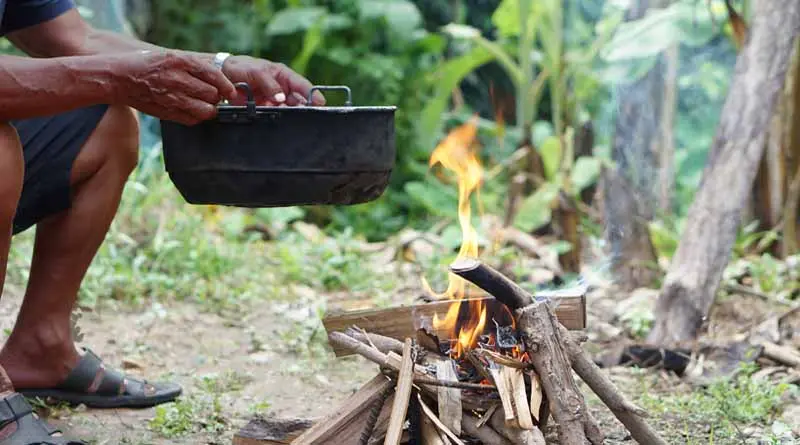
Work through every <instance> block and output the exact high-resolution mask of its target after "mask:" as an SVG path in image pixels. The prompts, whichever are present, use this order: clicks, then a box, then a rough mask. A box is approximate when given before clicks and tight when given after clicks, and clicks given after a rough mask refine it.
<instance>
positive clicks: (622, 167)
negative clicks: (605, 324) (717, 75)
mask: <svg viewBox="0 0 800 445" xmlns="http://www.w3.org/2000/svg"><path fill="white" fill-rule="evenodd" d="M667 4H669V0H655V1H651V0H637V1H636V2H635V3H634V5H633V6H632V7H631V9H630V10H629V11H628V14H627V17H626V20H638V19H640V18H642V17H644V15H645V13H646V12H647V10H648V8H649V7H651V6H652V7H663V6H665V5H667ZM668 62H669V60H668V59H667V58H666V57H665V55H660V56H659V57H658V61H657V63H656V64H655V66H654V67H653V68H652V69H651V70H650V71H649V72H648V73H647V74H645V75H644V76H643V77H642V78H640V79H638V80H636V81H634V82H633V83H631V84H628V85H620V86H619V87H618V94H619V97H620V98H619V114H618V116H617V120H616V128H615V131H614V138H613V141H612V158H613V160H614V161H615V163H616V164H617V169H612V170H608V171H607V172H606V176H605V178H604V180H603V184H604V186H608V187H610V189H604V190H603V191H602V192H603V196H604V198H603V208H604V219H605V222H606V228H607V230H606V235H607V236H606V240H607V241H608V244H609V246H610V248H611V251H612V264H611V267H612V270H613V273H614V277H615V280H616V282H617V283H618V284H619V286H620V287H621V288H623V289H629V290H630V289H635V288H638V287H642V286H649V285H652V284H653V282H654V279H655V278H656V275H655V274H653V273H652V270H651V267H652V265H653V264H657V259H656V255H655V249H654V248H653V244H652V241H651V240H650V237H649V231H648V223H649V221H650V220H652V219H653V216H654V214H655V210H656V204H657V203H658V202H659V200H660V199H659V198H660V197H661V198H662V199H661V200H664V199H666V200H667V201H669V200H671V191H670V192H663V191H662V190H659V187H658V182H659V180H661V179H663V176H664V175H663V173H662V169H661V168H660V167H659V164H660V162H668V163H669V165H666V166H665V167H666V168H667V169H668V171H669V172H670V175H671V174H672V171H673V169H672V165H671V163H672V162H674V160H673V157H672V156H670V153H667V156H665V157H664V158H663V159H662V158H661V151H662V149H663V148H664V147H663V145H664V143H663V141H664V139H667V140H668V141H671V140H672V125H671V122H672V119H671V114H670V111H672V112H673V113H674V110H669V108H668V104H666V102H667V99H670V100H672V104H671V106H672V107H673V108H674V101H675V99H674V86H673V87H672V88H665V85H666V84H665V79H669V78H670V77H671V79H669V80H671V81H673V82H674V81H675V80H676V77H677V76H674V75H665V74H669V73H667V70H666V68H667V67H668V66H669V64H668ZM673 62H675V63H677V61H673ZM670 94H671V95H672V96H673V97H672V98H668V97H665V96H668V95H670ZM665 113H666V114H665ZM669 184H672V181H671V179H670V181H669ZM669 188H670V189H671V186H669ZM616 191H624V192H625V193H623V194H621V195H619V194H617V193H616ZM623 201H625V202H623ZM620 209H625V211H620ZM631 233H635V234H636V236H631V235H630V234H631ZM631 254H634V255H633V256H631Z"/></svg>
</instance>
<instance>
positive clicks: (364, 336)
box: [344, 327, 403, 354]
mask: <svg viewBox="0 0 800 445" xmlns="http://www.w3.org/2000/svg"><path fill="white" fill-rule="evenodd" d="M344 333H345V334H347V335H349V336H350V337H353V338H354V339H356V340H358V341H360V342H361V343H364V344H367V345H371V346H374V347H375V348H376V349H378V350H379V351H381V352H383V353H384V354H386V353H387V352H390V351H391V352H396V353H398V354H402V353H403V342H401V341H400V340H397V339H394V338H390V337H386V336H384V335H378V334H374V333H371V332H366V331H364V330H363V329H359V328H356V327H350V328H348V329H347V330H346V331H345V332H344Z"/></svg>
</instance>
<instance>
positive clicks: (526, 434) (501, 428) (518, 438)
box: [489, 408, 583, 445]
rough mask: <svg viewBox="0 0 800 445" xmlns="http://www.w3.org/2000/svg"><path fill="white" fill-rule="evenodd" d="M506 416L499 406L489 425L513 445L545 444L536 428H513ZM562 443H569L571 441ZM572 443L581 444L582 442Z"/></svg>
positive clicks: (542, 436)
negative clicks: (507, 421)
mask: <svg viewBox="0 0 800 445" xmlns="http://www.w3.org/2000/svg"><path fill="white" fill-rule="evenodd" d="M506 417H507V415H506V414H505V413H504V412H503V408H499V409H498V410H497V411H496V412H495V413H494V415H493V416H492V417H491V419H489V425H491V426H492V428H494V430H495V431H497V432H498V433H500V434H502V435H503V437H505V438H506V439H508V440H509V441H510V442H511V443H512V444H513V445H545V441H544V435H543V434H542V432H541V431H539V430H538V429H537V428H534V429H532V430H523V429H520V428H515V427H513V426H510V425H508V424H507V423H506V421H505V418H506ZM562 443H564V444H568V443H569V444H571V443H573V442H562ZM574 443H576V444H578V443H579V444H581V445H583V442H574Z"/></svg>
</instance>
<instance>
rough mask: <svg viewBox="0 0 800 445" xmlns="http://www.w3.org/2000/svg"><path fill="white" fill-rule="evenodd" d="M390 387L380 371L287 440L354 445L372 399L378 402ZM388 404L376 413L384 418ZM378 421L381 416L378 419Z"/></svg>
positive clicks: (306, 444)
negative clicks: (327, 412)
mask: <svg viewBox="0 0 800 445" xmlns="http://www.w3.org/2000/svg"><path fill="white" fill-rule="evenodd" d="M393 387H394V384H393V383H392V381H391V380H390V379H388V378H386V376H384V375H382V374H378V375H376V376H375V377H374V378H373V379H372V380H370V381H369V382H367V383H366V384H364V385H363V386H362V387H361V388H360V389H359V390H358V391H357V392H356V393H355V394H353V395H351V396H350V397H348V398H347V399H346V400H345V401H344V402H343V403H341V404H340V405H339V406H338V407H336V409H334V410H332V411H331V414H329V415H328V416H327V417H325V418H323V419H322V420H320V421H319V422H317V423H316V424H314V426H312V427H311V428H309V429H308V430H306V431H305V432H304V433H303V434H301V435H300V436H299V437H298V438H296V439H295V440H293V441H292V442H291V444H292V445H322V444H326V445H328V444H334V443H335V444H337V445H358V443H359V438H360V435H361V432H362V431H363V430H364V427H365V426H366V424H367V420H368V417H369V416H368V413H369V411H370V409H371V408H372V407H373V406H374V403H375V402H380V400H381V399H382V398H385V397H386V396H387V394H389V393H390V391H391V389H392V388H393ZM388 406H389V405H388V404H386V405H385V406H384V409H383V410H382V411H381V415H380V416H379V417H380V418H382V419H385V418H388V413H389V410H388V409H387V408H388ZM378 422H379V423H381V422H382V420H379V421H378Z"/></svg>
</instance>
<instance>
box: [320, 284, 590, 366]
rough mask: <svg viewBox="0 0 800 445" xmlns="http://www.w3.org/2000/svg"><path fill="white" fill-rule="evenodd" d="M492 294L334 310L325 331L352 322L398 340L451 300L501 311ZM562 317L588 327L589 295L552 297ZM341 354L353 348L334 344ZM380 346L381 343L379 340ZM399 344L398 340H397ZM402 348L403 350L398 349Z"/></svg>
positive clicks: (571, 323) (411, 333)
mask: <svg viewBox="0 0 800 445" xmlns="http://www.w3.org/2000/svg"><path fill="white" fill-rule="evenodd" d="M498 300H499V299H495V298H494V297H491V296H483V297H476V298H471V299H464V300H441V301H435V302H432V303H425V304H416V305H411V306H398V307H393V308H387V309H364V310H357V311H347V312H344V313H337V314H331V315H328V316H326V317H325V318H323V319H322V324H323V325H324V327H325V331H326V332H327V333H328V334H330V333H332V332H344V331H346V330H348V329H350V328H352V326H358V327H359V330H364V331H366V332H368V333H369V334H370V336H374V335H376V334H377V335H380V336H383V337H388V338H391V339H394V340H396V341H398V343H400V344H401V345H402V341H403V340H404V339H406V338H416V337H417V329H418V326H416V325H415V323H417V322H419V321H420V320H423V319H431V318H432V317H433V316H434V315H435V314H443V313H446V312H447V310H448V308H449V307H450V305H451V304H454V303H455V304H464V306H467V304H465V303H467V302H472V303H475V304H481V305H485V306H486V308H487V311H488V312H490V313H491V312H501V310H502V309H501V308H502V307H503V304H502V303H501V302H500V301H498ZM551 301H552V302H553V306H554V307H555V312H556V317H558V321H559V322H560V323H561V324H562V325H564V327H566V328H567V329H569V330H575V331H577V330H581V329H586V299H585V298H584V296H583V295H557V296H553V297H551ZM432 333H433V334H435V335H437V336H439V337H440V338H446V335H447V334H448V332H446V331H444V330H439V331H436V332H432ZM331 346H332V347H333V352H334V354H336V356H337V357H343V356H346V355H349V354H352V353H353V351H351V350H348V349H347V348H342V347H340V346H338V345H335V344H331ZM376 346H378V347H379V348H380V347H381V346H380V345H379V344H378V343H376ZM395 347H397V346H396V344H395ZM395 352H398V353H399V351H395Z"/></svg>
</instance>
